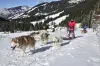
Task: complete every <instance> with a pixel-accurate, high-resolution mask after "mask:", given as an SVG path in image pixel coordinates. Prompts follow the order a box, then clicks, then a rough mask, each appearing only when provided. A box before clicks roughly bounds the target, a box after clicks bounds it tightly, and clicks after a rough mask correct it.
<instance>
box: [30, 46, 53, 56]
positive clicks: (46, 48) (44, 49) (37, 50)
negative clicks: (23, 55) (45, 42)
mask: <svg viewBox="0 0 100 66" xmlns="http://www.w3.org/2000/svg"><path fill="white" fill-rule="evenodd" d="M51 47H52V46H46V47H41V48H39V49H36V50H33V51H31V52H32V54H35V53H38V52H44V51H46V50H48V49H50V48H51Z"/></svg>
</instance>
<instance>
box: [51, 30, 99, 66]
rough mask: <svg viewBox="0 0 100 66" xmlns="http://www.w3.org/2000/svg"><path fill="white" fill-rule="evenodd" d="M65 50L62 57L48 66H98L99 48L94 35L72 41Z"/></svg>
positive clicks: (90, 34) (89, 34)
mask: <svg viewBox="0 0 100 66" xmlns="http://www.w3.org/2000/svg"><path fill="white" fill-rule="evenodd" d="M65 48H66V49H65ZM65 48H64V49H65V50H64V49H62V50H63V51H64V54H63V56H61V57H59V58H56V59H55V61H54V62H53V63H52V64H51V65H50V66H100V46H99V44H98V39H97V36H96V35H95V33H91V32H90V33H88V34H86V35H85V36H84V37H82V38H79V39H76V40H73V41H72V42H70V44H69V45H67V46H65Z"/></svg>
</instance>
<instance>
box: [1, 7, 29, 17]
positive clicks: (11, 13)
mask: <svg viewBox="0 0 100 66" xmlns="http://www.w3.org/2000/svg"><path fill="white" fill-rule="evenodd" d="M28 9H29V7H28V6H18V7H12V8H0V16H1V17H4V18H13V17H15V15H20V14H21V13H24V12H25V11H27V10H28Z"/></svg>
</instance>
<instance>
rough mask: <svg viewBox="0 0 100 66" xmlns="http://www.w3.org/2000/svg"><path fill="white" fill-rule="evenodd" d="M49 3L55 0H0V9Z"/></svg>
mask: <svg viewBox="0 0 100 66" xmlns="http://www.w3.org/2000/svg"><path fill="white" fill-rule="evenodd" d="M47 1H48V2H50V1H55V0H0V8H10V7H16V6H23V5H26V6H31V7H32V6H35V5H36V4H38V3H40V2H47Z"/></svg>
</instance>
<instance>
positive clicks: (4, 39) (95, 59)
mask: <svg viewBox="0 0 100 66" xmlns="http://www.w3.org/2000/svg"><path fill="white" fill-rule="evenodd" d="M80 30H81V29H80V28H77V29H76V31H75V33H76V37H77V38H76V39H73V40H63V42H62V44H61V47H60V48H58V49H56V48H54V47H53V44H52V43H50V44H47V45H42V46H41V44H42V43H41V41H38V42H36V50H35V51H34V53H33V54H31V55H25V56H24V57H19V55H20V50H18V49H16V50H15V51H14V52H12V50H11V48H10V47H11V46H10V40H11V38H12V37H16V36H20V35H27V34H29V33H30V31H29V32H22V33H12V34H3V33H0V34H1V35H0V36H1V38H0V66H100V46H99V44H98V39H97V36H96V35H95V32H94V33H93V32H92V30H91V29H88V33H87V34H81V32H80ZM50 34H52V35H57V36H59V35H60V36H64V37H65V36H67V34H66V28H63V29H62V30H58V31H56V32H54V33H52V32H50Z"/></svg>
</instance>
